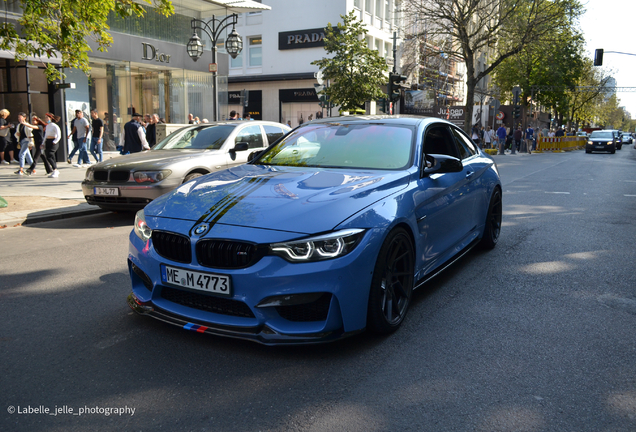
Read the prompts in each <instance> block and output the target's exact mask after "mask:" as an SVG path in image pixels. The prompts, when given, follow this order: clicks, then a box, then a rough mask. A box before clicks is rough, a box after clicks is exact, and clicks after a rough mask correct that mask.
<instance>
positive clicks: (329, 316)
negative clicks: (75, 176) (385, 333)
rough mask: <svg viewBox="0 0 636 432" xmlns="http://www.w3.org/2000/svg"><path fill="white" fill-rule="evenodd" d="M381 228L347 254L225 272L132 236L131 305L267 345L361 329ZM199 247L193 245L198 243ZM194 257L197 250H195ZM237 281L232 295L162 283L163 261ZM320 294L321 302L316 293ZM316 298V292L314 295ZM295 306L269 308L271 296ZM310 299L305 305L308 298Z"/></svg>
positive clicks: (271, 261)
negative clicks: (173, 257) (178, 258)
mask: <svg viewBox="0 0 636 432" xmlns="http://www.w3.org/2000/svg"><path fill="white" fill-rule="evenodd" d="M381 236H382V232H381V231H380V230H369V231H368V232H367V233H366V234H365V236H364V237H363V239H362V240H361V242H360V244H358V245H357V247H356V248H355V249H354V250H353V251H352V252H350V253H349V254H347V255H345V256H343V257H340V258H337V259H333V260H326V261H319V262H313V263H293V264H292V263H289V262H287V261H285V260H284V259H282V258H280V257H277V256H265V257H263V258H261V259H260V260H259V261H258V262H256V263H255V264H253V265H252V266H250V267H248V268H243V269H232V270H220V269H213V268H207V267H202V266H200V265H199V264H198V263H197V260H196V258H193V262H192V263H191V264H183V263H176V262H171V261H170V260H167V259H165V258H164V257H161V256H159V255H158V254H157V253H156V251H155V250H154V248H153V246H152V240H149V241H148V242H146V243H144V242H143V241H142V240H141V239H139V238H138V237H137V236H136V235H135V234H134V233H131V235H130V248H129V257H128V266H129V271H130V277H131V281H132V293H131V294H130V295H129V296H128V300H127V302H128V305H129V306H130V307H131V309H133V310H134V311H135V312H137V313H139V314H141V315H147V316H151V317H153V318H156V319H158V320H161V321H164V322H167V323H170V324H173V325H176V326H179V327H182V328H184V329H186V330H190V331H196V332H198V333H208V334H214V335H219V336H228V337H233V338H240V339H247V340H251V341H255V342H259V343H262V344H266V345H284V344H307V343H319V342H329V341H333V340H336V339H340V338H343V337H347V336H350V335H353V334H356V333H359V332H361V331H363V330H364V329H365V327H366V317H367V304H368V297H369V289H370V286H371V279H372V276H373V268H374V266H375V260H376V257H377V253H378V250H379V246H380V244H381V241H382V239H381ZM192 248H193V249H192V251H193V253H194V252H195V245H194V244H193V245H192ZM193 257H194V255H193ZM162 264H164V265H169V266H175V267H181V268H186V269H190V270H192V271H197V272H207V273H212V274H223V275H225V276H229V277H230V278H231V283H232V291H233V292H232V295H231V296H230V297H221V296H217V295H212V294H209V293H206V292H200V291H197V290H189V289H185V288H180V287H175V286H169V285H168V284H166V283H164V282H162V279H161V273H160V272H161V270H160V267H161V265H162ZM316 295H320V298H319V299H318V300H315V299H314V297H315V296H316ZM312 296H313V297H312ZM279 298H280V299H284V300H283V301H288V302H289V304H281V305H267V303H268V302H269V300H270V299H279ZM305 298H307V302H306V303H303V299H305Z"/></svg>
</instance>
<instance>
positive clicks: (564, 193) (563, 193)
mask: <svg viewBox="0 0 636 432" xmlns="http://www.w3.org/2000/svg"><path fill="white" fill-rule="evenodd" d="M545 193H549V194H561V195H570V192H547V191H546V192H545Z"/></svg>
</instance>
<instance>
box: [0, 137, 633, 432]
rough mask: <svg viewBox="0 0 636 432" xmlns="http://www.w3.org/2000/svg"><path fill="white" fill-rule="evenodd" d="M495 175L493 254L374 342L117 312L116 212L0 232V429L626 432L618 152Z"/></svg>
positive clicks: (121, 283) (623, 171)
mask: <svg viewBox="0 0 636 432" xmlns="http://www.w3.org/2000/svg"><path fill="white" fill-rule="evenodd" d="M497 161H498V163H499V167H500V171H501V174H502V179H503V183H504V211H505V213H504V229H503V232H502V235H501V239H500V243H499V245H498V246H497V248H496V249H495V250H493V251H490V252H479V251H475V252H471V253H470V254H468V255H467V256H466V257H465V258H463V259H462V260H461V262H459V263H458V264H457V265H455V266H453V267H452V268H451V269H449V271H447V272H446V273H445V274H443V275H441V276H440V277H439V278H437V279H436V280H434V281H432V282H431V283H429V284H428V285H427V286H425V287H424V288H422V289H421V290H419V291H417V292H416V294H415V298H414V301H413V304H412V306H411V310H410V313H409V316H408V317H407V319H406V321H405V323H404V325H403V327H402V328H401V329H400V330H399V331H398V332H397V333H395V334H393V335H391V336H389V337H385V338H379V337H374V336H371V335H368V334H362V335H360V336H357V337H354V338H350V339H347V340H344V341H340V342H337V343H333V344H328V345H319V346H310V347H285V348H271V347H264V346H260V345H257V344H254V343H251V342H246V341H236V340H231V339H224V338H220V337H212V336H206V335H200V334H196V333H192V332H186V331H183V330H181V329H179V328H176V327H172V326H169V325H167V324H163V323H161V322H158V321H155V320H152V319H150V318H145V317H139V316H136V315H133V314H132V312H131V311H130V310H129V309H128V306H127V305H126V304H125V298H126V295H127V294H128V292H129V282H128V276H127V273H126V263H125V261H126V253H127V236H128V233H129V231H130V226H131V224H132V219H133V216H132V215H130V214H113V213H108V214H101V215H95V216H89V217H83V218H76V219H68V220H63V221H57V222H50V223H42V224H35V225H31V226H24V227H17V228H9V229H5V230H2V231H0V244H1V245H2V247H1V248H0V275H1V276H0V317H1V318H0V323H1V324H2V325H1V326H0V365H1V366H2V373H1V374H0V430H1V431H86V430H135V431H136V430H144V431H146V430H147V431H158V430H166V431H181V430H187V431H190V430H191V431H321V432H322V431H435V432H437V431H489V432H490V431H521V432H523V431H559V432H561V431H577V432H580V431H590V432H601V431H608V432H609V431H612V432H614V431H634V430H636V338H635V337H634V335H635V334H636V273H635V272H634V267H635V265H636V253H635V251H634V250H635V248H634V240H635V239H636V235H635V234H636V220H635V215H636V150H634V149H633V147H632V146H625V147H623V150H621V151H618V152H617V153H616V154H614V155H610V154H585V153H584V152H582V151H579V152H573V153H563V154H535V155H516V156H512V155H506V156H497ZM56 407H57V409H58V410H59V413H58V414H57V415H55V416H54V415H50V414H52V413H54V412H55V410H56ZM107 408H117V409H121V410H122V411H121V412H111V413H110V415H106V412H105V411H104V410H105V409H107ZM47 409H48V410H49V413H50V414H48V415H47V414H42V413H41V412H42V411H46V410H47ZM71 409H72V410H73V411H74V413H69V411H70V410H71ZM133 409H134V413H133V412H132V410H133ZM80 410H81V411H83V412H82V415H75V414H80Z"/></svg>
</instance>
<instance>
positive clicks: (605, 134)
mask: <svg viewBox="0 0 636 432" xmlns="http://www.w3.org/2000/svg"><path fill="white" fill-rule="evenodd" d="M619 143H620V139H619V137H618V131H613V130H596V131H593V132H592V133H591V134H590V137H589V139H588V141H587V144H585V153H592V152H593V151H604V152H610V153H616V149H617V148H619ZM620 145H621V146H622V145H623V144H622V143H620Z"/></svg>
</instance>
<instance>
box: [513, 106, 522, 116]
mask: <svg viewBox="0 0 636 432" xmlns="http://www.w3.org/2000/svg"><path fill="white" fill-rule="evenodd" d="M519 117H521V107H520V106H519V105H515V106H514V107H513V108H512V118H519Z"/></svg>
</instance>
